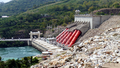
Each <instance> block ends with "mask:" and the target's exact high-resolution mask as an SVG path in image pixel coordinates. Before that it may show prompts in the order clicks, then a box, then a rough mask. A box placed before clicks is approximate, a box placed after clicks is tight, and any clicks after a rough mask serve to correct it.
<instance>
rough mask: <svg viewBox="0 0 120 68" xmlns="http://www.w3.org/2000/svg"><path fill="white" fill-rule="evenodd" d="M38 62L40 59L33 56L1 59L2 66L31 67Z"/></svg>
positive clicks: (9, 67)
mask: <svg viewBox="0 0 120 68" xmlns="http://www.w3.org/2000/svg"><path fill="white" fill-rule="evenodd" d="M36 63H38V59H37V58H32V57H24V58H22V60H18V59H17V60H14V59H9V60H7V61H6V62H4V61H0V68H30V66H31V65H34V64H36Z"/></svg>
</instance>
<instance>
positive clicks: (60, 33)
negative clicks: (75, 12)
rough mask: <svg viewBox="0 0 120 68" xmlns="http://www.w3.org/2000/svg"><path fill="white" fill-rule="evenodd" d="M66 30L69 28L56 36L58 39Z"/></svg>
mask: <svg viewBox="0 0 120 68" xmlns="http://www.w3.org/2000/svg"><path fill="white" fill-rule="evenodd" d="M66 30H68V28H66V29H65V30H64V31H62V32H61V33H60V34H59V35H58V36H57V37H56V39H58V38H59V37H60V36H61V35H62V34H63V33H64V32H65V31H66Z"/></svg>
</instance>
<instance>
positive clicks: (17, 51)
mask: <svg viewBox="0 0 120 68" xmlns="http://www.w3.org/2000/svg"><path fill="white" fill-rule="evenodd" d="M38 54H41V52H40V51H38V50H37V49H35V48H33V47H31V46H24V47H7V48H0V56H1V57H2V61H6V60H8V59H18V58H19V59H20V58H23V57H28V56H35V55H38Z"/></svg>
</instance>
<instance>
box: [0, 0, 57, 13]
mask: <svg viewBox="0 0 120 68" xmlns="http://www.w3.org/2000/svg"><path fill="white" fill-rule="evenodd" d="M57 1H59V0H12V1H10V2H8V3H0V15H15V14H18V13H20V12H25V11H27V10H30V9H35V8H37V7H40V6H42V5H45V4H49V3H53V2H57Z"/></svg>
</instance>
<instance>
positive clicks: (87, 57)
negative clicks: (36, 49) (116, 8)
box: [31, 16, 120, 68]
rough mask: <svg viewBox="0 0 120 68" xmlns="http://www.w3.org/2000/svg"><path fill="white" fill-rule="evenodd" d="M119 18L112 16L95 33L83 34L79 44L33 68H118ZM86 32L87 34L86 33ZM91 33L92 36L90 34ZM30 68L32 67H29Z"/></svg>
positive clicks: (119, 44) (119, 59)
mask: <svg viewBox="0 0 120 68" xmlns="http://www.w3.org/2000/svg"><path fill="white" fill-rule="evenodd" d="M119 19H120V16H113V17H111V18H110V19H109V20H107V21H105V22H104V23H103V24H102V25H101V26H100V27H99V28H97V29H93V30H95V31H92V30H90V31H92V32H89V31H88V32H89V33H90V34H85V36H83V37H84V39H83V40H82V41H81V42H80V44H78V45H75V46H74V47H71V48H70V49H69V50H65V51H64V52H62V53H61V54H56V55H51V56H50V57H48V59H47V60H45V61H42V62H40V63H39V64H38V65H35V66H33V67H34V68H42V67H44V68H119V66H120V26H119V25H120V23H119V22H120V20H119ZM88 32H87V33H88ZM92 33H93V34H92ZM31 68H32V67H31Z"/></svg>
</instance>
